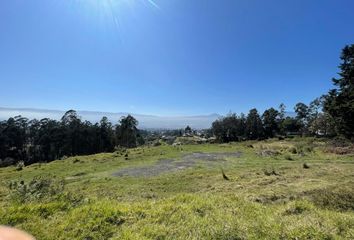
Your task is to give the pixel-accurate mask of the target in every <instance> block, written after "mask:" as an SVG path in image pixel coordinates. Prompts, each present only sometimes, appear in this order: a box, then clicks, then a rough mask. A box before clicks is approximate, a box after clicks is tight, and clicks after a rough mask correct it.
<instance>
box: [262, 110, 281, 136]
mask: <svg viewBox="0 0 354 240" xmlns="http://www.w3.org/2000/svg"><path fill="white" fill-rule="evenodd" d="M262 119H263V127H264V133H265V136H266V137H270V138H272V137H274V136H275V134H276V133H278V132H279V112H278V111H277V110H275V109H274V108H269V109H267V110H265V111H264V113H263V115H262Z"/></svg>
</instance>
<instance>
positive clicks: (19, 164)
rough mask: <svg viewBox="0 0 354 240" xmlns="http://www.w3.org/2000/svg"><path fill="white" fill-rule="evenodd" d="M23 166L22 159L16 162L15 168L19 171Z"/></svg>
mask: <svg viewBox="0 0 354 240" xmlns="http://www.w3.org/2000/svg"><path fill="white" fill-rule="evenodd" d="M24 167H25V162H24V161H19V162H18V163H17V164H16V170H17V171H21V170H22V169H23V168H24Z"/></svg>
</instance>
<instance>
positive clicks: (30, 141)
mask: <svg viewBox="0 0 354 240" xmlns="http://www.w3.org/2000/svg"><path fill="white" fill-rule="evenodd" d="M137 125H138V122H137V120H136V119H134V118H133V117H132V116H130V115H128V116H127V117H123V118H122V119H120V121H119V124H117V125H116V126H113V125H112V123H111V122H109V121H108V119H107V118H106V117H103V118H102V120H101V121H100V122H99V123H95V124H92V123H91V122H88V121H82V120H81V119H80V117H79V116H78V115H77V114H76V112H75V111H73V110H70V111H68V112H66V113H65V115H64V116H63V117H62V118H61V120H60V121H56V120H52V119H48V118H44V119H42V120H37V119H33V120H28V119H27V118H24V117H21V116H17V117H14V118H9V119H8V120H7V121H2V122H0V166H7V165H11V164H14V163H16V162H18V161H20V160H21V161H24V163H25V164H26V165H27V164H31V163H35V162H43V161H51V160H54V159H59V158H62V157H64V156H75V155H86V154H93V153H100V152H112V151H113V150H114V148H115V146H122V147H136V146H137V145H138V144H142V143H143V139H142V137H141V135H140V131H139V130H138V129H137Z"/></svg>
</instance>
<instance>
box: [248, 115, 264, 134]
mask: <svg viewBox="0 0 354 240" xmlns="http://www.w3.org/2000/svg"><path fill="white" fill-rule="evenodd" d="M246 135H247V137H248V138H249V139H260V138H263V137H264V129H263V125H262V120H261V117H260V116H259V114H258V111H257V109H255V108H254V109H251V110H250V112H249V113H248V115H247V119H246Z"/></svg>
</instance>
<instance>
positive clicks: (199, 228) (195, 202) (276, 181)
mask: <svg viewBox="0 0 354 240" xmlns="http://www.w3.org/2000/svg"><path fill="white" fill-rule="evenodd" d="M250 145H252V148H251V147H249V146H250ZM327 146H328V144H326V143H325V142H324V140H318V139H311V138H295V139H291V140H284V141H276V140H267V141H262V142H242V143H232V144H200V145H182V146H178V147H172V146H167V145H161V146H156V147H144V148H136V149H131V150H128V156H129V157H128V160H126V157H125V153H120V152H115V153H102V154H96V155H91V156H82V157H69V158H66V159H65V160H58V161H54V162H51V163H47V164H44V163H43V164H34V165H31V166H27V167H24V168H23V169H22V170H21V171H17V170H16V167H8V168H2V169H0V182H1V185H0V224H5V225H11V226H16V227H18V228H20V229H24V230H26V231H28V232H29V233H31V234H33V235H34V236H35V237H36V238H37V239H87V240H88V239H353V238H354V212H353V210H354V206H353V202H354V201H353V200H354V190H353V189H354V175H353V172H354V158H353V155H350V154H340V155H339V154H335V153H329V152H328V151H326V147H327ZM193 152H213V153H215V152H220V153H224V152H241V153H242V155H241V157H239V158H237V157H227V158H226V161H223V162H220V163H218V165H213V166H208V165H207V164H204V163H202V162H201V163H200V164H198V165H195V166H194V167H193V168H188V169H185V170H182V171H175V172H170V173H163V174H161V175H156V176H152V177H129V176H126V177H114V176H113V173H115V172H117V171H118V170H120V169H124V168H132V167H141V166H148V165H153V164H155V163H156V162H157V161H159V160H160V159H171V158H173V159H179V158H181V157H182V156H184V155H185V154H188V153H193ZM304 163H306V164H307V165H308V166H309V168H304V167H303V166H304ZM221 168H222V169H223V170H224V172H225V174H226V175H227V177H228V178H229V179H230V180H229V181H226V180H224V179H223V176H222V173H221V170H220V169H221ZM10 185H11V187H10Z"/></svg>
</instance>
